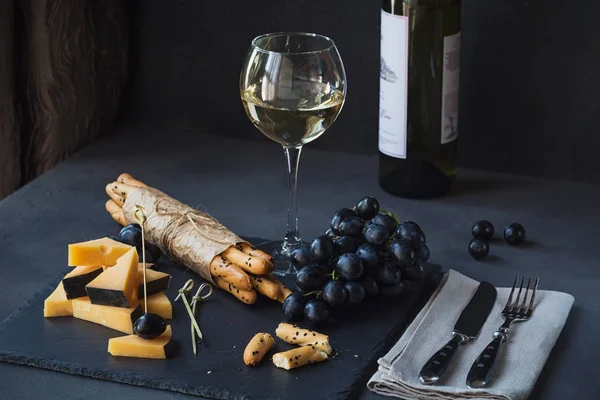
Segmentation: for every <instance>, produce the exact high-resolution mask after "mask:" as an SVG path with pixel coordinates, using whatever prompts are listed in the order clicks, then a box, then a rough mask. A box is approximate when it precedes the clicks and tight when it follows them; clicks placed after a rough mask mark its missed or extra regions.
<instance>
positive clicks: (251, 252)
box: [236, 243, 273, 264]
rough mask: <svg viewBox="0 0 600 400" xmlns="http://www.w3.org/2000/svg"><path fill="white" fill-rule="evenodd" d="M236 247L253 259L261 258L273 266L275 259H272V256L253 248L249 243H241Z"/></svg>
mask: <svg viewBox="0 0 600 400" xmlns="http://www.w3.org/2000/svg"><path fill="white" fill-rule="evenodd" d="M236 247H237V248H238V250H240V251H242V252H244V253H246V254H248V255H251V256H252V257H260V258H262V259H263V260H265V261H267V262H268V263H271V264H273V257H271V256H270V255H268V254H267V253H265V252H264V251H262V250H258V249H255V248H253V247H252V246H250V245H249V244H248V243H240V244H238V245H237V246H236Z"/></svg>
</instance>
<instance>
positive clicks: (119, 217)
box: [104, 199, 127, 226]
mask: <svg viewBox="0 0 600 400" xmlns="http://www.w3.org/2000/svg"><path fill="white" fill-rule="evenodd" d="M104 206H105V208H106V211H108V213H109V214H110V216H111V217H112V218H113V219H114V220H115V221H117V222H118V223H119V224H121V225H123V226H125V225H127V222H126V221H125V215H123V209H122V208H121V207H119V205H118V204H117V203H115V202H114V201H113V200H110V199H109V200H107V201H106V204H105V205H104Z"/></svg>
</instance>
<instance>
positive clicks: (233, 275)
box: [210, 256, 252, 290]
mask: <svg viewBox="0 0 600 400" xmlns="http://www.w3.org/2000/svg"><path fill="white" fill-rule="evenodd" d="M210 273H211V274H212V276H213V277H216V278H222V279H223V280H225V281H227V282H228V283H231V284H232V285H233V286H235V287H236V288H238V289H244V290H250V289H252V282H250V278H249V277H248V275H246V273H245V272H244V271H242V270H241V269H240V268H239V267H238V266H236V265H233V264H232V263H230V262H228V261H227V260H225V259H224V258H222V257H221V256H216V257H215V258H213V260H212V261H211V262H210Z"/></svg>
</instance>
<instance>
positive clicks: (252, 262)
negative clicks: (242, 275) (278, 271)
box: [221, 246, 273, 275]
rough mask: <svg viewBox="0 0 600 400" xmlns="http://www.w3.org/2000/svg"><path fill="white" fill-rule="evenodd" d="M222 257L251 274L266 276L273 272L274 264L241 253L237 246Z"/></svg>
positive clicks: (232, 247) (228, 249) (226, 251)
mask: <svg viewBox="0 0 600 400" xmlns="http://www.w3.org/2000/svg"><path fill="white" fill-rule="evenodd" d="M221 255H222V256H223V257H225V258H226V259H227V260H229V261H230V262H232V263H233V264H235V265H237V266H238V267H240V268H241V269H243V270H244V271H246V272H250V273H251V274H255V275H264V274H267V273H269V272H271V271H273V264H270V263H268V262H267V261H265V260H263V259H262V258H260V257H252V256H251V255H249V254H246V253H244V252H242V251H239V250H238V249H236V248H235V246H230V247H229V248H227V250H225V251H224V252H223V253H221Z"/></svg>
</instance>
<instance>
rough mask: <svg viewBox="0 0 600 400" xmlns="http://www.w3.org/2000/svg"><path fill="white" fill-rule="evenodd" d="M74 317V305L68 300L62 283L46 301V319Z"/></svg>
mask: <svg viewBox="0 0 600 400" xmlns="http://www.w3.org/2000/svg"><path fill="white" fill-rule="evenodd" d="M70 315H73V304H72V303H71V300H69V299H67V294H66V293H65V289H64V288H63V284H62V282H60V283H59V284H58V286H57V287H56V289H54V292H52V294H51V295H50V296H48V298H47V299H46V300H45V301H44V317H46V318H49V317H66V316H70Z"/></svg>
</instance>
